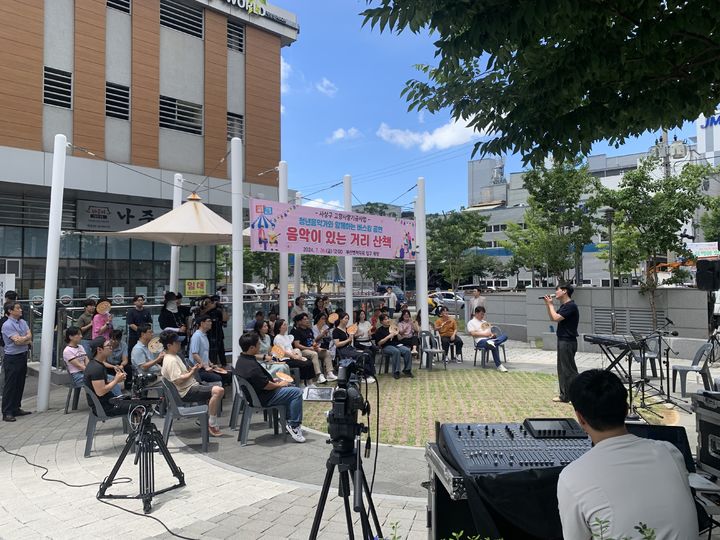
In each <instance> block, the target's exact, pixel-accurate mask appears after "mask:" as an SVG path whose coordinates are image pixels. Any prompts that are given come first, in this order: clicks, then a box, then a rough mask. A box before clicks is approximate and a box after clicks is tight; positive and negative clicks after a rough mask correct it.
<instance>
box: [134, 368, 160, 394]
mask: <svg viewBox="0 0 720 540" xmlns="http://www.w3.org/2000/svg"><path fill="white" fill-rule="evenodd" d="M155 381H157V374H155V373H144V372H142V371H141V370H139V369H136V370H135V376H134V377H133V382H132V390H131V393H132V397H133V398H141V397H144V395H145V394H146V392H147V387H148V386H150V385H151V384H152V383H154V382H155Z"/></svg>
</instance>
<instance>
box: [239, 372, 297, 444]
mask: <svg viewBox="0 0 720 540" xmlns="http://www.w3.org/2000/svg"><path fill="white" fill-rule="evenodd" d="M233 376H234V377H235V379H237V385H238V388H239V390H240V392H242V394H243V396H244V398H245V405H244V407H242V409H243V411H242V420H241V421H240V430H239V431H238V438H237V440H238V441H240V445H241V446H246V445H247V439H248V433H249V432H250V421H251V420H252V415H253V414H254V413H255V412H259V411H267V412H268V413H269V415H270V418H272V422H273V432H274V433H275V435H277V434H278V433H279V431H280V429H282V430H283V432H284V431H285V429H284V428H285V424H287V417H286V414H285V406H284V405H270V406H267V407H264V406H263V405H262V404H261V403H260V398H258V395H257V393H256V392H255V389H254V388H253V387H252V385H251V384H250V383H249V382H248V381H247V380H246V379H243V378H242V377H240V376H238V375H237V374H236V375H233Z"/></svg>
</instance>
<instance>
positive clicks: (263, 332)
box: [253, 321, 290, 376]
mask: <svg viewBox="0 0 720 540" xmlns="http://www.w3.org/2000/svg"><path fill="white" fill-rule="evenodd" d="M253 331H254V332H255V333H256V334H257V335H258V337H259V338H260V341H259V342H258V353H257V355H255V359H256V360H257V361H258V363H259V364H260V365H261V366H262V367H264V368H265V369H266V370H267V371H268V373H270V375H273V376H274V375H275V374H276V373H277V372H278V371H281V372H283V373H285V374H287V375H290V367H289V366H288V365H287V364H286V363H285V362H283V360H282V359H281V358H279V359H276V358H273V355H272V354H271V353H270V349H271V348H272V339H271V338H270V333H269V332H270V322H269V321H260V322H256V323H255V328H254V329H253Z"/></svg>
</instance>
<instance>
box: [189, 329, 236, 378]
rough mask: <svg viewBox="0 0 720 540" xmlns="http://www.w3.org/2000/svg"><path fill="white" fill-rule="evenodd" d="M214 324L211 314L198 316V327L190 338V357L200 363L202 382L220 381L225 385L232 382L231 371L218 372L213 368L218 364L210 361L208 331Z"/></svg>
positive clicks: (199, 370) (199, 369) (199, 371)
mask: <svg viewBox="0 0 720 540" xmlns="http://www.w3.org/2000/svg"><path fill="white" fill-rule="evenodd" d="M212 325H213V320H212V319H211V318H210V316H209V315H202V316H200V317H199V318H198V329H197V330H196V331H195V333H194V334H193V335H192V338H190V358H192V359H193V360H194V361H195V363H196V364H198V365H199V368H198V373H199V374H200V380H201V381H202V382H209V383H214V382H219V383H222V384H223V385H229V384H232V375H231V374H230V373H229V372H228V373H227V374H226V375H222V374H220V373H216V372H215V371H214V370H213V369H214V368H215V367H216V366H217V364H215V363H213V362H211V361H210V357H211V354H210V341H209V339H208V332H210V330H211V328H212ZM226 369H227V368H226Z"/></svg>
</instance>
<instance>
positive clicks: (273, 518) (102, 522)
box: [0, 337, 698, 540]
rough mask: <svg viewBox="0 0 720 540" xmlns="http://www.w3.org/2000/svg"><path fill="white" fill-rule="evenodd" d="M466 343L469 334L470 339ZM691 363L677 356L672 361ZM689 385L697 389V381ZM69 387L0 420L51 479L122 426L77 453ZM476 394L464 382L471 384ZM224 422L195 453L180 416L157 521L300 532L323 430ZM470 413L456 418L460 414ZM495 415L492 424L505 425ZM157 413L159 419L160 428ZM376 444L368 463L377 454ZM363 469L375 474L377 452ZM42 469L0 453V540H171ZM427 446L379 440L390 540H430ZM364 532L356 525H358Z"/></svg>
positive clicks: (534, 364)
mask: <svg viewBox="0 0 720 540" xmlns="http://www.w3.org/2000/svg"><path fill="white" fill-rule="evenodd" d="M470 342H471V341H470V338H469V337H468V338H467V339H466V343H467V344H469V343H470ZM507 353H508V359H509V363H508V367H509V369H512V370H523V371H540V372H547V373H554V372H555V367H554V366H555V352H554V351H543V350H538V349H533V348H530V347H529V346H528V345H526V344H524V343H519V342H508V344H507ZM464 356H465V363H464V364H451V365H450V366H449V369H481V368H479V367H476V368H473V366H472V358H473V351H472V348H471V347H470V346H469V345H466V348H465V351H464ZM577 361H578V365H579V368H580V369H581V370H583V369H588V368H591V367H602V366H604V365H606V364H607V361H606V360H605V359H604V358H603V357H602V356H600V355H599V354H596V353H578V355H577ZM676 362H679V363H689V361H688V360H676V361H673V363H676ZM36 381H37V379H36V378H34V377H29V378H28V388H27V390H26V400H25V402H24V408H26V409H28V410H34V409H35V397H34V395H35V388H36ZM688 382H689V389H690V390H691V391H692V390H694V389H695V388H697V387H698V386H697V381H696V380H695V378H694V376H691V377H690V378H689V381H688ZM66 394H67V390H66V389H65V388H63V387H53V390H52V393H51V402H50V410H49V411H47V412H44V413H34V414H32V415H30V416H27V417H22V418H19V419H18V421H17V422H14V423H2V425H0V444H2V445H3V446H4V447H5V448H6V449H7V450H9V451H11V452H17V453H20V454H23V455H25V456H26V457H27V458H28V459H29V460H30V461H32V462H34V463H37V464H40V465H43V466H45V467H47V468H48V469H49V473H48V475H47V476H48V477H50V478H56V479H61V480H64V481H66V482H69V483H75V484H85V483H93V482H97V483H99V482H101V481H102V480H103V478H104V477H105V476H106V475H107V474H108V473H109V472H110V470H111V469H112V466H113V464H114V463H115V460H116V459H117V456H118V454H119V453H120V450H121V448H122V447H123V445H124V442H125V436H124V435H123V434H122V429H121V423H120V421H119V420H113V421H110V422H108V423H107V424H105V425H102V424H101V425H100V426H99V427H98V431H97V434H96V436H95V442H94V446H93V450H92V454H91V457H90V458H84V457H83V451H84V445H85V425H86V420H87V412H86V411H87V405H86V404H85V403H84V398H83V399H81V406H80V408H79V410H78V411H74V412H71V413H70V414H67V415H65V414H63V407H64V403H65V396H66ZM469 395H471V389H469ZM225 403H226V406H225V414H224V415H223V417H222V418H221V427H223V429H224V432H225V433H226V436H225V437H223V438H220V439H211V441H210V449H209V452H208V453H207V454H202V453H201V452H200V451H199V442H200V440H199V430H198V428H197V426H196V425H195V424H194V422H193V421H182V422H177V423H176V427H175V429H174V434H173V436H171V438H170V443H169V447H170V451H171V453H172V455H173V457H174V459H175V460H176V461H177V464H178V465H179V467H180V468H181V469H182V470H183V472H184V473H185V477H186V481H187V485H186V486H185V487H183V488H180V489H178V490H175V491H171V492H168V493H166V494H162V495H159V496H158V497H156V498H155V500H154V501H153V502H154V504H153V511H152V514H151V515H152V516H154V517H156V518H158V519H161V520H162V521H163V522H164V523H165V524H166V525H167V526H168V527H169V528H171V529H172V530H173V531H174V532H175V533H177V534H181V535H183V536H186V537H191V538H242V539H254V538H263V539H269V540H271V539H280V538H298V539H299V538H307V537H308V534H309V531H310V527H311V524H312V519H313V516H314V513H315V506H316V504H317V500H318V497H319V493H320V485H321V484H322V479H323V476H324V473H325V461H326V459H327V456H328V453H329V450H330V446H329V445H327V444H325V441H326V439H327V436H326V435H324V434H321V433H318V432H310V433H309V434H308V436H307V439H308V440H307V442H306V443H305V444H296V443H293V442H291V441H290V439H289V437H288V438H287V441H286V440H285V437H283V436H277V437H276V436H274V435H273V434H272V432H271V430H269V429H267V428H266V427H265V426H264V424H263V423H262V422H261V417H259V416H258V418H257V420H256V422H255V423H253V426H252V429H251V431H250V441H249V444H248V445H247V446H245V447H240V445H239V443H238V442H237V441H236V432H234V431H231V430H230V429H229V428H228V427H227V423H228V415H229V408H230V400H229V399H228V400H226V402H225ZM470 420H471V419H464V418H459V419H458V421H470ZM502 420H503V419H502V418H498V419H497V421H502ZM161 422H162V420H161V419H158V421H157V423H158V425H160V423H161ZM678 423H680V424H682V425H684V426H685V427H686V428H687V429H688V437H689V439H690V441H691V445H692V446H693V447H694V446H695V441H696V435H695V418H694V415H690V414H686V413H683V412H682V411H679V415H678ZM374 452H375V449H374V446H373V458H374V457H375V453H374ZM155 464H156V488H162V487H166V486H169V485H171V484H173V483H174V479H173V478H172V476H171V475H170V473H169V471H168V469H167V467H166V466H165V463H164V461H163V460H162V457H161V456H158V455H156V458H155ZM365 469H366V472H367V474H368V476H370V475H371V474H372V459H370V460H367V461H366V463H365ZM41 474H42V471H40V470H38V469H34V468H32V467H30V466H28V465H27V464H26V463H25V462H24V461H23V460H22V459H20V458H16V457H13V456H10V455H8V454H7V453H4V452H0V486H2V488H1V489H0V507H1V508H2V512H0V538H8V539H22V538H57V539H60V538H98V537H100V538H170V537H171V536H170V535H169V534H168V533H167V532H166V531H165V529H164V528H163V527H162V525H160V524H159V523H157V522H156V521H154V520H152V519H148V518H145V517H139V516H134V515H131V514H128V513H126V512H123V511H121V510H119V509H116V508H113V507H111V506H107V505H105V504H103V503H101V502H99V501H97V500H96V498H95V494H96V492H97V487H84V488H69V487H66V486H64V485H62V484H59V483H54V482H52V483H51V482H44V481H42V480H41V479H40V476H41ZM118 476H125V477H129V478H131V479H132V480H133V481H132V482H131V483H129V484H118V485H116V486H113V487H112V488H111V489H110V490H109V492H110V493H136V492H137V489H138V483H137V467H135V466H133V465H132V462H131V461H130V460H128V463H127V464H126V465H125V466H124V467H123V468H122V469H121V471H120V474H119V475H118ZM427 476H428V472H427V465H426V462H425V459H424V449H422V448H410V447H392V446H385V445H381V446H380V451H379V454H378V463H377V474H376V480H375V493H374V496H373V497H374V501H375V504H376V506H377V509H378V514H379V517H380V519H381V522H382V526H383V532H384V533H385V535H386V536H389V535H390V533H391V531H392V528H391V524H395V529H396V531H397V534H398V536H399V537H401V538H407V539H418V540H419V539H425V538H427V529H426V513H425V506H426V501H427V493H426V490H425V489H424V488H423V487H422V485H421V483H422V482H423V481H425V480H427ZM330 495H331V497H330V500H329V501H328V504H327V507H326V510H325V513H324V515H323V521H322V528H321V532H320V538H327V539H331V540H332V539H335V538H337V539H343V538H347V532H346V526H345V518H344V511H343V507H342V500H341V499H339V498H338V497H337V490H336V489H334V488H333V489H332V490H331V492H330ZM114 502H115V503H117V504H118V505H120V506H122V507H123V508H127V509H131V510H134V511H136V512H140V513H141V512H142V504H141V502H140V501H114ZM357 530H359V528H358V529H357Z"/></svg>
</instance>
